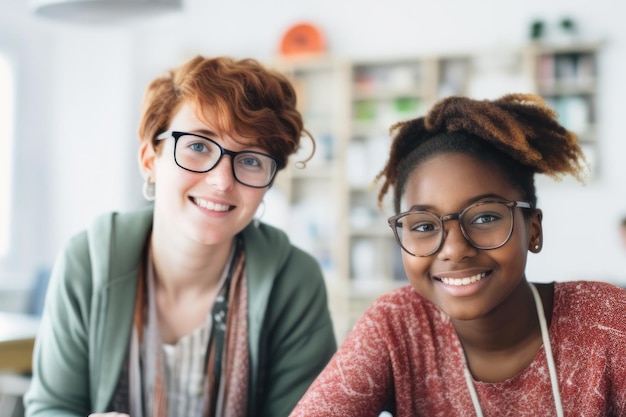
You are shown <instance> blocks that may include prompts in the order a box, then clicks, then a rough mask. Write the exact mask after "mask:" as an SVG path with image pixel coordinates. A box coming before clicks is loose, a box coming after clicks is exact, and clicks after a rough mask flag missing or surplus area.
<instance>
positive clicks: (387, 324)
mask: <svg viewBox="0 0 626 417" xmlns="http://www.w3.org/2000/svg"><path fill="white" fill-rule="evenodd" d="M360 322H361V325H362V326H365V327H371V328H376V329H377V331H378V332H379V333H381V334H385V335H387V336H388V337H392V338H393V339H395V338H396V337H397V338H398V339H401V338H403V337H405V336H406V334H414V333H415V334H416V337H418V338H423V337H424V338H429V337H430V334H431V333H432V332H433V331H435V329H440V328H441V327H442V326H445V327H449V325H450V320H449V317H448V316H447V315H445V314H444V313H443V312H442V311H441V310H440V309H439V308H437V306H435V305H434V304H432V303H431V302H430V301H428V300H426V299H425V298H424V297H422V296H421V295H419V294H418V293H417V292H416V291H415V289H414V288H413V287H412V286H411V285H406V286H403V287H400V288H398V289H396V290H393V291H391V292H389V293H386V294H384V295H382V296H380V297H378V298H377V299H376V300H375V301H374V302H373V303H372V304H371V306H370V307H369V308H368V309H367V310H366V312H365V313H364V314H363V316H362V318H361V320H360ZM407 332H408V333H407ZM394 335H395V336H394Z"/></svg>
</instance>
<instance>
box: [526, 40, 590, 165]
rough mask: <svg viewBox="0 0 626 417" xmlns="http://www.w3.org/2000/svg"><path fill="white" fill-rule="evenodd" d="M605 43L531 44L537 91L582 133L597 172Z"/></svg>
mask: <svg viewBox="0 0 626 417" xmlns="http://www.w3.org/2000/svg"><path fill="white" fill-rule="evenodd" d="M600 47H601V44H599V43H593V44H579V43H567V44H562V45H547V44H542V43H537V44H533V45H531V46H530V47H529V50H530V57H531V63H532V66H531V68H532V71H533V79H534V81H535V90H536V92H537V93H538V94H539V95H541V96H542V97H544V98H545V99H546V101H548V103H549V104H550V105H551V106H552V108H554V109H555V110H556V112H557V113H558V114H559V121H560V122H561V123H562V124H563V125H564V126H565V127H566V128H568V129H570V130H572V131H574V132H575V133H576V134H577V135H578V139H579V141H580V144H581V146H582V147H583V150H584V151H585V154H586V156H587V159H588V160H589V162H590V164H591V168H592V172H593V173H594V174H597V170H598V168H599V164H598V161H597V159H596V158H597V146H598V140H597V136H598V129H597V117H598V116H597V96H598V86H597V81H598V76H597V75H598V53H599V51H600Z"/></svg>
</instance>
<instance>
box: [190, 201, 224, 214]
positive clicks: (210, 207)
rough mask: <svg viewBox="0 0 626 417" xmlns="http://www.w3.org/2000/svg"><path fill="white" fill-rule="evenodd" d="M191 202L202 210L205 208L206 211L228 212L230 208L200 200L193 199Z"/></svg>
mask: <svg viewBox="0 0 626 417" xmlns="http://www.w3.org/2000/svg"><path fill="white" fill-rule="evenodd" d="M193 201H194V203H196V204H197V205H199V206H200V207H203V208H205V209H207V210H213V211H228V209H229V208H230V206H228V205H226V204H216V203H213V202H211V201H206V200H202V199H200V198H194V199H193Z"/></svg>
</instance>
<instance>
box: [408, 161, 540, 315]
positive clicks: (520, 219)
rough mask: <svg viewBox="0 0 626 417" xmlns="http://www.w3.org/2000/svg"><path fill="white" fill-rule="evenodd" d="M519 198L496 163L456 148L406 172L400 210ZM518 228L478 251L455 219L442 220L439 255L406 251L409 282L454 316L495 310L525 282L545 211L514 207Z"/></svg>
mask: <svg viewBox="0 0 626 417" xmlns="http://www.w3.org/2000/svg"><path fill="white" fill-rule="evenodd" d="M493 199H498V200H507V201H514V200H521V199H522V193H521V192H520V191H519V190H518V189H516V188H515V187H513V186H512V185H511V184H510V182H509V181H508V180H507V176H506V175H505V174H504V172H503V171H502V170H501V169H500V168H498V167H497V166H496V165H494V164H491V163H486V162H482V161H479V160H477V159H475V158H473V157H471V156H467V155H463V154H458V153H444V154H438V155H436V156H433V157H431V158H429V159H427V160H425V161H423V162H422V163H421V164H419V165H418V166H417V167H416V168H415V170H414V171H413V172H412V173H411V175H410V176H409V177H408V180H407V183H406V188H405V192H404V195H403V196H402V199H401V205H402V207H401V209H402V211H407V210H409V209H410V208H411V207H414V206H419V207H425V208H426V209H427V210H428V211H430V212H432V213H434V214H436V215H437V216H442V215H446V214H451V213H458V212H460V211H462V210H463V209H464V208H466V207H467V206H469V205H470V204H472V203H475V202H480V201H483V200H493ZM513 218H514V229H513V232H512V234H511V238H510V239H509V241H508V242H507V243H506V244H505V245H503V246H502V247H500V248H497V249H491V250H480V249H476V248H474V247H473V246H472V245H470V244H469V242H468V241H467V240H466V239H465V237H464V236H463V234H462V232H461V229H460V227H459V223H458V221H457V220H449V221H446V222H445V224H444V229H445V232H446V235H445V240H444V242H443V244H442V246H441V248H440V249H439V251H437V252H436V253H435V254H433V255H430V256H427V257H416V256H411V255H409V254H407V253H406V252H404V251H402V256H403V263H404V268H405V271H406V273H407V276H408V278H409V281H410V282H411V284H412V285H413V287H414V288H415V289H416V291H417V292H418V293H420V294H421V295H422V296H424V297H425V298H427V299H428V300H430V301H431V302H433V303H434V304H436V305H437V306H439V307H440V308H441V309H442V310H443V311H444V312H445V313H446V314H448V315H449V316H450V317H451V318H452V319H459V320H470V319H475V318H480V317H483V316H486V315H488V314H489V313H492V312H493V311H494V310H495V309H496V308H497V307H498V306H499V305H501V304H502V303H503V302H504V301H505V300H506V299H507V298H508V297H509V296H511V294H512V293H513V292H514V291H515V290H516V289H517V288H520V286H522V285H526V284H525V281H526V279H525V275H524V269H525V266H526V257H527V253H528V250H529V248H530V247H531V245H534V244H535V243H534V242H536V241H537V240H538V239H541V213H540V212H539V211H534V212H533V214H532V216H531V217H530V218H527V217H525V216H524V215H523V213H522V209H519V208H515V209H514V210H513Z"/></svg>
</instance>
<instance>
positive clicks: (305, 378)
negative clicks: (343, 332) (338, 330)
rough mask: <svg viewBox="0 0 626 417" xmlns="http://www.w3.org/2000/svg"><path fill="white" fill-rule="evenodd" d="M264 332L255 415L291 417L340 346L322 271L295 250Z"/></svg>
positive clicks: (270, 306) (279, 282)
mask: <svg viewBox="0 0 626 417" xmlns="http://www.w3.org/2000/svg"><path fill="white" fill-rule="evenodd" d="M263 333H264V336H263V337H264V339H265V342H263V341H262V342H261V346H262V348H263V349H266V351H265V352H264V354H262V355H261V357H263V358H264V360H263V363H261V364H259V365H260V367H259V369H260V374H259V387H258V390H259V392H258V397H259V398H260V401H261V402H260V404H259V406H260V407H259V409H258V410H254V412H255V415H257V416H264V417H280V416H284V417H286V416H288V415H289V413H290V412H291V410H292V409H293V407H294V406H295V404H296V403H297V401H298V400H299V399H300V398H301V397H302V395H303V394H304V392H305V391H306V389H307V388H308V387H309V385H310V384H311V382H313V380H314V379H315V378H316V377H317V375H318V374H319V373H320V372H321V370H322V369H323V368H324V366H325V365H326V364H327V363H328V361H329V360H330V358H331V356H332V355H333V353H334V352H335V351H336V348H337V344H336V341H335V336H334V331H333V325H332V322H331V318H330V312H329V310H328V301H327V294H326V287H325V283H324V278H323V276H322V272H321V270H320V267H319V265H318V263H317V262H316V261H315V260H314V259H313V258H312V257H311V256H309V255H307V254H305V253H304V252H302V251H300V250H298V249H296V248H292V253H291V255H290V256H289V259H288V260H287V262H286V263H285V265H284V267H283V268H282V269H281V270H280V271H279V273H278V276H277V278H276V281H275V283H274V285H273V290H272V293H271V295H270V298H269V303H268V310H267V316H266V322H265V326H264V331H263Z"/></svg>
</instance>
